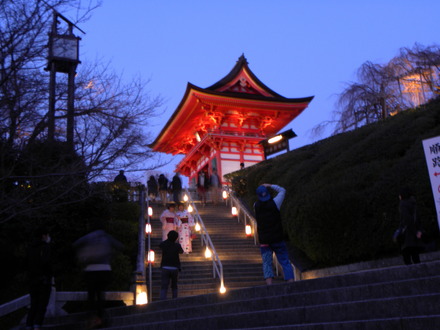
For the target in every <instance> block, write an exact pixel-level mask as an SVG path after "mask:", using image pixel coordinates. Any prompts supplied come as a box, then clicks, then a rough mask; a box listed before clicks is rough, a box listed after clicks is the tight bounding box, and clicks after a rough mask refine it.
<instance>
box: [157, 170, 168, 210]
mask: <svg viewBox="0 0 440 330" xmlns="http://www.w3.org/2000/svg"><path fill="white" fill-rule="evenodd" d="M157 183H158V184H159V196H160V199H161V201H162V205H163V206H165V205H166V204H167V203H168V179H167V177H166V176H165V175H163V174H161V175H159V179H158V180H157Z"/></svg>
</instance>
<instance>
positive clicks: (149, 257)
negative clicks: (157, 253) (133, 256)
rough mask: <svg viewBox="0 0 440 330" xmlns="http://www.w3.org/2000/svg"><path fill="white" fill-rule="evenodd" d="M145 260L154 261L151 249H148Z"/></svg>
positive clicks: (151, 262)
mask: <svg viewBox="0 0 440 330" xmlns="http://www.w3.org/2000/svg"><path fill="white" fill-rule="evenodd" d="M147 261H148V263H149V264H153V263H154V251H153V250H150V251H148V257H147Z"/></svg>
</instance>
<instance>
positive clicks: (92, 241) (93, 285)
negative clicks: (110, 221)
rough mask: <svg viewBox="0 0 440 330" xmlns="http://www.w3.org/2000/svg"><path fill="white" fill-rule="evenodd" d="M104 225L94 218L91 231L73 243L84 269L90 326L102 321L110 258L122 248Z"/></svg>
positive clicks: (109, 276) (109, 271)
mask: <svg viewBox="0 0 440 330" xmlns="http://www.w3.org/2000/svg"><path fill="white" fill-rule="evenodd" d="M104 227H105V225H104V222H103V221H102V220H95V222H94V224H93V231H92V232H90V233H89V234H87V235H85V236H83V237H81V238H79V239H78V240H77V241H75V242H74V243H73V247H74V248H75V250H76V253H77V258H78V261H79V263H80V264H81V265H82V267H83V271H84V278H85V282H86V286H87V294H88V304H89V310H90V311H91V312H92V317H91V320H90V322H92V326H100V325H102V323H103V316H104V302H105V297H104V291H105V290H106V289H107V287H108V285H109V284H110V281H111V274H112V268H111V260H112V257H113V255H114V251H115V250H122V248H123V245H122V243H120V242H119V241H117V240H116V239H114V238H113V237H112V236H111V235H109V234H108V233H107V232H105V231H104Z"/></svg>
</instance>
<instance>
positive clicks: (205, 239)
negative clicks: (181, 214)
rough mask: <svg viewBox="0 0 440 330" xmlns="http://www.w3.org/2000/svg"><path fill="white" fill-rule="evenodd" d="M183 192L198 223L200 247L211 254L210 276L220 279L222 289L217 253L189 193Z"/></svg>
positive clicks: (222, 280)
mask: <svg viewBox="0 0 440 330" xmlns="http://www.w3.org/2000/svg"><path fill="white" fill-rule="evenodd" d="M185 192H186V194H187V196H188V204H190V205H191V207H192V208H193V210H194V214H193V217H194V219H195V220H196V222H198V223H199V224H200V227H201V229H200V231H201V233H200V240H201V244H202V246H206V247H208V248H209V249H210V250H211V253H212V274H213V278H216V276H218V278H219V279H220V290H223V289H224V287H225V286H224V284H225V282H224V277H223V265H222V262H221V260H220V258H219V256H218V254H217V251H216V250H215V247H214V244H213V243H212V240H211V237H210V236H209V234H208V231H207V230H206V227H205V224H204V223H203V220H202V217H201V216H200V214H199V211H198V210H197V207H196V205H195V203H194V200H193V199H192V197H191V193H190V192H189V191H188V189H185Z"/></svg>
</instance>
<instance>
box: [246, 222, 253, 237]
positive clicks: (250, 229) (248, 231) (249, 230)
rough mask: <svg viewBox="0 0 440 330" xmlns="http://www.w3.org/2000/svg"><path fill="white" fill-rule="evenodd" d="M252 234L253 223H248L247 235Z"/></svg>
mask: <svg viewBox="0 0 440 330" xmlns="http://www.w3.org/2000/svg"><path fill="white" fill-rule="evenodd" d="M251 235H252V228H251V225H246V236H251Z"/></svg>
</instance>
